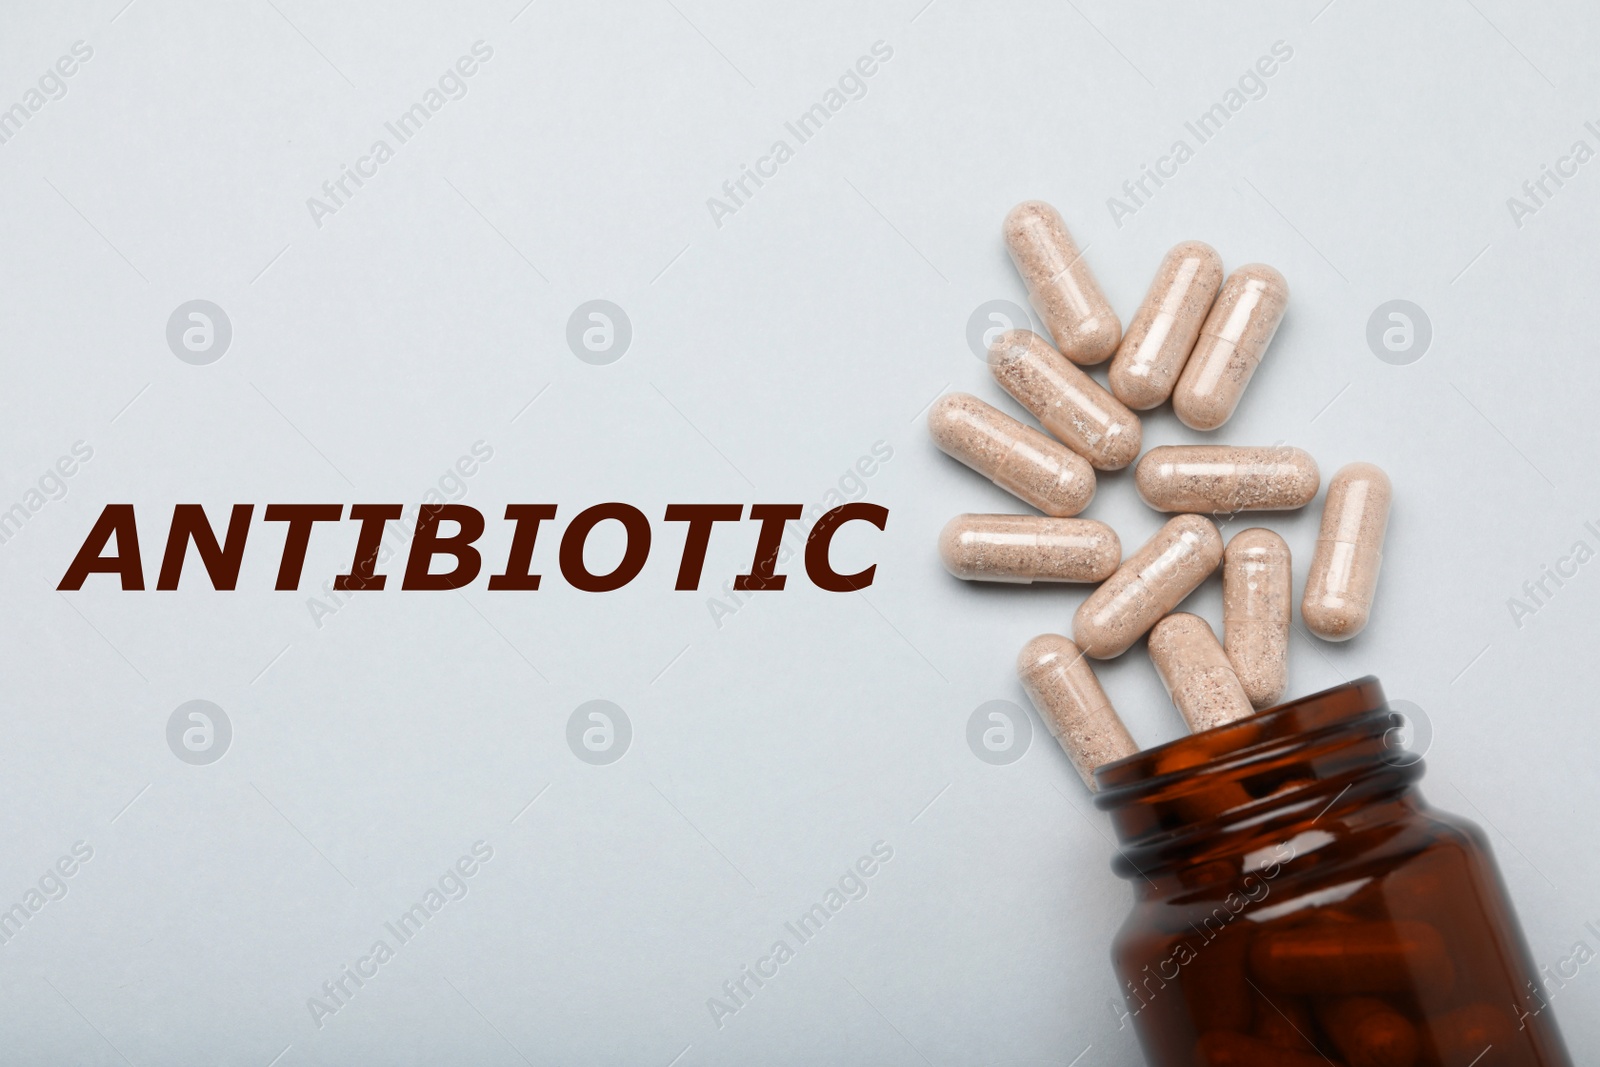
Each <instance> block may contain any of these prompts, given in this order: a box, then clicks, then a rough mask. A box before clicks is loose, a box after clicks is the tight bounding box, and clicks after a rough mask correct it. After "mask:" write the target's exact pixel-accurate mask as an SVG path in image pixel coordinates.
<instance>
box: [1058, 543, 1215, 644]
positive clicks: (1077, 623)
mask: <svg viewBox="0 0 1600 1067" xmlns="http://www.w3.org/2000/svg"><path fill="white" fill-rule="evenodd" d="M1221 562H1222V535H1221V534H1219V533H1218V532H1217V528H1216V526H1214V525H1213V524H1212V522H1211V520H1210V519H1207V518H1204V517H1203V516H1200V515H1176V516H1174V517H1173V518H1171V519H1168V520H1167V522H1166V525H1164V526H1162V527H1161V529H1159V530H1157V531H1156V533H1155V536H1154V537H1152V538H1150V540H1148V541H1146V542H1145V543H1144V545H1143V546H1142V547H1140V549H1139V551H1137V552H1135V553H1134V554H1133V555H1131V556H1129V557H1128V558H1127V559H1125V560H1123V561H1122V566H1120V567H1118V568H1117V571H1116V573H1115V574H1113V575H1112V576H1111V577H1110V578H1107V579H1106V580H1105V582H1104V584H1102V585H1101V586H1100V587H1099V588H1098V589H1096V590H1095V591H1094V592H1092V593H1090V594H1089V597H1088V599H1087V600H1085V601H1084V602H1083V603H1082V604H1080V605H1079V606H1078V612H1077V614H1076V615H1074V616H1073V617H1072V639H1073V640H1074V641H1075V642H1077V645H1078V647H1079V648H1081V649H1083V650H1084V651H1085V652H1087V653H1088V654H1089V655H1091V656H1093V657H1094V658H1095V659H1112V658H1113V657H1116V656H1120V655H1122V654H1123V653H1124V652H1126V651H1128V649H1129V648H1131V647H1132V646H1133V643H1134V642H1135V641H1137V640H1139V638H1140V637H1142V636H1143V635H1144V634H1145V632H1146V631H1148V630H1149V629H1150V627H1152V626H1154V625H1155V624H1156V623H1157V622H1158V621H1160V619H1161V617H1162V616H1163V615H1165V614H1167V613H1168V612H1169V611H1171V610H1172V609H1173V608H1175V607H1177V606H1178V604H1179V602H1180V601H1182V600H1183V598H1184V597H1186V596H1188V595H1189V594H1190V593H1192V592H1194V590H1195V588H1196V587H1197V586H1199V584H1200V583H1201V582H1203V581H1205V580H1206V578H1207V577H1208V576H1209V575H1210V574H1211V573H1212V572H1213V571H1215V570H1216V569H1217V564H1218V563H1221Z"/></svg>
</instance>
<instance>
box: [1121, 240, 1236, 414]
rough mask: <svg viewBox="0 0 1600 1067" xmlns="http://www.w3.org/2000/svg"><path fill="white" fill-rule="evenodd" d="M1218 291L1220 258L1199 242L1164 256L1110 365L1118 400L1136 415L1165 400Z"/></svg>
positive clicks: (1220, 280)
mask: <svg viewBox="0 0 1600 1067" xmlns="http://www.w3.org/2000/svg"><path fill="white" fill-rule="evenodd" d="M1221 287H1222V257H1221V256H1219V255H1217V250H1216V249H1214V248H1212V247H1211V246H1210V245H1208V244H1206V243H1205V242H1204V241H1184V242H1183V243H1182V244H1180V245H1177V246H1175V247H1174V248H1173V249H1172V250H1171V251H1170V252H1168V253H1167V255H1166V258H1165V259H1163V260H1162V261H1161V266H1160V267H1158V268H1157V269H1156V276H1155V280H1154V281H1152V282H1151V283H1150V290H1149V292H1147V293H1145V297H1144V303H1142V304H1140V305H1139V310H1138V311H1137V312H1135V313H1134V316H1133V321H1132V322H1130V323H1128V331H1127V333H1125V334H1123V335H1122V344H1121V345H1119V346H1118V347H1117V356H1116V358H1115V359H1113V360H1112V361H1111V375H1110V380H1111V392H1112V394H1113V395H1115V396H1116V398H1117V399H1118V400H1120V401H1122V402H1123V403H1124V404H1126V405H1128V406H1129V407H1130V408H1133V409H1134V410H1135V411H1145V410H1147V409H1149V408H1153V407H1159V406H1160V405H1161V404H1163V403H1165V402H1166V399H1167V397H1169V396H1171V395H1172V390H1173V387H1174V386H1176V385H1177V384H1178V375H1179V374H1180V373H1181V372H1182V371H1183V365H1184V363H1185V362H1187V361H1188V359H1189V353H1190V351H1191V350H1193V348H1194V344H1195V341H1196V340H1198V339H1199V337H1200V327H1201V326H1202V325H1204V324H1205V320H1206V314H1207V313H1208V312H1209V311H1210V310H1211V304H1212V302H1213V301H1214V300H1215V299H1216V297H1217V290H1218V289H1220V288H1221Z"/></svg>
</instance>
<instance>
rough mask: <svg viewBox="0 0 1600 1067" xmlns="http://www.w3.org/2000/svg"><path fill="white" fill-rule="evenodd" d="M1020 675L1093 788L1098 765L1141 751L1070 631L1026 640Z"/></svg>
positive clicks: (1020, 657) (1019, 662) (1019, 661)
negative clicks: (1074, 642) (1064, 635)
mask: <svg viewBox="0 0 1600 1067" xmlns="http://www.w3.org/2000/svg"><path fill="white" fill-rule="evenodd" d="M1017 676H1018V677H1019V678H1020V679H1021V680H1022V687H1023V688H1024V689H1026V690H1027V691H1028V699H1030V700H1032V701H1033V706H1034V707H1035V708H1037V709H1039V717H1040V718H1042V719H1043V720H1044V724H1045V726H1046V727H1047V728H1048V729H1049V730H1050V733H1051V734H1052V735H1053V736H1054V737H1055V739H1056V740H1057V741H1059V742H1061V747H1062V748H1063V749H1064V750H1066V753H1067V757H1068V758H1069V759H1071V760H1072V765H1073V767H1075V768H1077V771H1078V775H1079V777H1081V778H1082V779H1083V784H1084V785H1086V786H1088V787H1089V789H1090V791H1091V792H1092V791H1094V789H1095V788H1096V787H1095V782H1094V770H1095V768H1096V767H1100V766H1103V765H1104V764H1107V763H1113V762H1115V761H1117V760H1119V759H1126V758H1127V757H1129V756H1132V755H1133V754H1135V753H1136V752H1138V751H1139V746H1138V745H1136V744H1134V743H1133V737H1132V736H1131V735H1130V734H1129V733H1128V728H1127V727H1126V726H1124V725H1123V724H1122V719H1121V718H1120V717H1119V716H1118V715H1117V712H1116V709H1115V708H1113V707H1112V706H1111V701H1110V699H1109V698H1107V696H1106V693H1105V690H1104V689H1102V688H1100V681H1099V679H1097V678H1096V677H1095V675H1094V671H1093V670H1092V669H1091V668H1090V667H1089V661H1088V660H1087V659H1085V658H1084V655H1083V653H1082V652H1080V651H1078V646H1077V645H1074V644H1073V643H1072V642H1071V641H1068V640H1067V639H1066V638H1065V637H1062V636H1060V635H1059V634H1040V635H1039V636H1038V637H1035V638H1034V639H1033V640H1032V641H1029V642H1028V643H1027V644H1026V645H1024V646H1023V648H1022V652H1021V654H1020V655H1018V656H1017Z"/></svg>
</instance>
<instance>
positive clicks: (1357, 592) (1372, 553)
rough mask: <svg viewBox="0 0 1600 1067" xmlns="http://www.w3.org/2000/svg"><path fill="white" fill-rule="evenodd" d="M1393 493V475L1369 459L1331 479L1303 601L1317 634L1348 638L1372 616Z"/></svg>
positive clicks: (1308, 622)
mask: <svg viewBox="0 0 1600 1067" xmlns="http://www.w3.org/2000/svg"><path fill="white" fill-rule="evenodd" d="M1393 496H1394V489H1393V487H1392V486H1391V485H1390V484H1389V476H1388V475H1386V474H1384V473H1383V471H1382V470H1380V469H1379V468H1377V467H1375V466H1373V465H1372V464H1371V463H1351V464H1349V465H1347V466H1344V467H1341V468H1339V471H1338V473H1336V474H1335V475H1334V476H1333V480H1332V481H1330V482H1329V483H1328V496H1327V499H1326V500H1324V501H1323V503H1322V529H1321V530H1320V531H1319V532H1318V533H1317V549H1316V552H1315V553H1313V554H1312V556H1311V570H1310V573H1308V574H1307V575H1306V591H1305V596H1304V597H1302V598H1301V601H1300V617H1301V618H1302V619H1304V620H1305V624H1306V629H1308V630H1310V631H1311V632H1312V633H1314V634H1316V635H1317V636H1318V637H1321V638H1323V639H1324V640H1327V641H1348V640H1350V638H1352V637H1354V636H1355V635H1356V634H1358V633H1360V632H1361V631H1362V629H1363V628H1365V627H1366V625H1367V620H1368V619H1369V618H1371V615H1372V598H1373V595H1374V594H1375V593H1376V592H1377V588H1378V569H1379V567H1380V566H1382V564H1383V536H1384V533H1385V532H1386V531H1387V530H1388V528H1389V504H1390V502H1391V500H1392V499H1393Z"/></svg>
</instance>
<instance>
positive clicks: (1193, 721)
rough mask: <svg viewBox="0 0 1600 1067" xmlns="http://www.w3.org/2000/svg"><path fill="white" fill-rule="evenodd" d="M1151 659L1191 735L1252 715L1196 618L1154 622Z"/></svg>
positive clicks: (1230, 668)
mask: <svg viewBox="0 0 1600 1067" xmlns="http://www.w3.org/2000/svg"><path fill="white" fill-rule="evenodd" d="M1150 660H1151V662H1153V663H1154V664H1155V665H1156V673H1157V674H1159V675H1161V684H1162V685H1164V686H1166V687H1167V695H1169V696H1170V697H1172V703H1173V704H1174V705H1175V706H1176V707H1177V709H1178V711H1179V713H1180V714H1181V715H1182V716H1183V721H1184V722H1186V723H1188V724H1189V730H1190V731H1191V732H1193V733H1199V732H1200V731H1202V730H1210V729H1212V728H1213V727H1217V726H1224V725H1226V724H1228V723H1230V722H1236V721H1238V720H1239V719H1244V718H1248V717H1250V716H1251V715H1253V714H1255V708H1253V707H1251V706H1250V698H1249V697H1248V696H1246V695H1245V692H1244V686H1242V685H1240V684H1239V676H1238V675H1236V674H1235V673H1234V672H1233V664H1231V663H1229V662H1228V657H1227V655H1226V654H1225V653H1224V652H1223V651H1222V646H1221V645H1220V644H1218V643H1217V635H1216V634H1214V633H1212V632H1211V627H1210V626H1208V625H1207V624H1206V621H1205V620H1204V619H1202V618H1200V617H1199V616H1198V615H1189V614H1186V613H1184V612H1178V613H1177V614H1176V615H1168V616H1167V617H1166V618H1164V619H1162V620H1161V621H1160V622H1158V623H1156V625H1155V629H1153V630H1151V631H1150Z"/></svg>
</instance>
